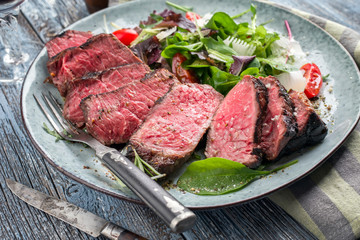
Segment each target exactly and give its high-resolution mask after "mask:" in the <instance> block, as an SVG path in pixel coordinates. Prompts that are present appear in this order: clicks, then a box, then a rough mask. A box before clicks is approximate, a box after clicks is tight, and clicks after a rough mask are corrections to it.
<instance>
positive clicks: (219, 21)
mask: <svg viewBox="0 0 360 240" xmlns="http://www.w3.org/2000/svg"><path fill="white" fill-rule="evenodd" d="M205 27H206V28H210V29H213V30H218V31H219V35H220V37H221V38H222V39H225V38H226V37H227V36H228V35H233V34H234V33H235V32H236V31H237V29H238V26H237V24H236V23H235V22H234V20H233V19H232V18H231V17H230V16H229V15H228V14H226V13H224V12H217V13H215V14H214V15H213V16H212V17H211V19H210V20H209V22H208V23H207V24H206V25H205Z"/></svg>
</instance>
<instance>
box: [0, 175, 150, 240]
mask: <svg viewBox="0 0 360 240" xmlns="http://www.w3.org/2000/svg"><path fill="white" fill-rule="evenodd" d="M6 184H7V186H8V187H9V189H10V190H11V191H12V192H13V193H14V194H15V195H16V196H17V197H19V198H20V199H21V200H23V201H24V202H26V203H27V204H29V205H31V206H33V207H35V208H37V209H40V210H41V211H43V212H45V213H47V214H49V215H51V216H54V217H56V218H58V219H60V220H62V221H64V222H66V223H68V224H70V225H72V226H74V227H76V228H78V229H80V230H81V231H83V232H86V233H87V234H89V235H91V236H93V237H98V236H100V235H103V236H105V237H107V238H109V239H117V240H131V239H139V240H143V239H146V238H144V237H142V236H139V235H137V234H136V233H133V232H130V231H129V230H126V229H124V228H122V227H120V226H118V225H116V224H114V223H111V222H109V221H107V220H105V219H103V218H101V217H99V216H97V215H95V214H93V213H91V212H88V211H87V210H85V209H82V208H80V207H78V206H76V205H74V204H71V203H69V202H67V201H64V200H61V199H58V198H55V197H52V196H49V195H46V194H44V193H42V192H39V191H37V190H35V189H32V188H29V187H27V186H25V185H23V184H21V183H18V182H15V181H14V180H11V179H6Z"/></svg>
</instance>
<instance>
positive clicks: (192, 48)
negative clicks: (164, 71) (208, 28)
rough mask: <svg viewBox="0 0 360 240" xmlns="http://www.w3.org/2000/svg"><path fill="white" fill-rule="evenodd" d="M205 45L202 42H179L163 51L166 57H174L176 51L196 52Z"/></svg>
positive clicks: (162, 54)
mask: <svg viewBox="0 0 360 240" xmlns="http://www.w3.org/2000/svg"><path fill="white" fill-rule="evenodd" d="M202 47H203V43H202V42H198V43H193V44H188V43H187V42H178V43H176V44H171V45H169V46H167V47H166V48H165V49H164V50H163V51H162V53H161V56H163V57H164V58H172V57H173V56H174V55H175V54H176V53H178V52H180V53H182V52H196V51H199V50H200V49H201V48H202Z"/></svg>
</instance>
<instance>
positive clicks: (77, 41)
mask: <svg viewBox="0 0 360 240" xmlns="http://www.w3.org/2000/svg"><path fill="white" fill-rule="evenodd" d="M91 37H92V33H91V32H82V31H76V30H67V31H64V32H62V33H60V34H59V35H57V36H55V37H54V38H52V39H51V40H50V41H49V42H47V43H46V44H45V46H46V49H47V52H48V57H49V58H52V57H54V56H56V55H57V54H59V53H60V52H61V51H63V50H65V49H68V48H71V47H77V46H80V45H81V44H83V43H85V42H86V41H87V40H88V39H89V38H91Z"/></svg>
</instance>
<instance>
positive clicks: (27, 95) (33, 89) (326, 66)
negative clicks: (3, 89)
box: [21, 0, 360, 208]
mask: <svg viewBox="0 0 360 240" xmlns="http://www.w3.org/2000/svg"><path fill="white" fill-rule="evenodd" d="M174 2H179V1H174ZM251 3H252V1H250V0H228V1H219V0H208V1H206V4H204V1H192V0H186V1H183V2H179V4H181V5H186V6H193V7H194V11H196V12H198V13H200V14H205V13H207V12H216V11H224V12H227V13H229V14H230V15H236V14H238V13H240V12H243V11H244V10H246V9H248V8H249V6H250V4H251ZM257 6H258V8H257V9H258V14H257V16H258V20H257V22H258V23H261V22H266V21H268V20H269V19H273V20H274V21H273V22H271V23H270V24H268V25H267V27H268V28H270V29H273V30H275V31H277V32H279V33H281V34H284V35H286V29H285V26H284V20H288V22H289V23H290V25H291V29H292V33H293V35H294V37H295V39H296V40H298V41H299V42H300V44H301V45H302V47H303V50H304V51H305V52H307V53H308V54H309V55H308V59H309V61H311V62H315V63H316V64H317V65H318V66H319V67H320V69H321V71H322V73H323V74H328V73H329V74H330V78H329V80H328V81H327V82H326V83H325V84H324V87H323V94H324V95H325V96H326V99H325V101H321V104H320V108H321V109H323V111H322V115H323V116H322V117H323V119H324V121H325V122H326V123H327V125H328V127H329V134H328V136H327V137H326V138H325V140H324V141H323V142H322V143H321V144H318V145H316V146H314V147H311V148H306V149H304V150H303V151H302V152H301V153H294V154H292V155H290V156H287V157H285V158H283V159H282V160H281V161H280V162H279V163H277V164H281V163H283V162H285V161H290V160H292V159H298V160H299V162H298V163H297V164H295V165H293V166H291V167H289V168H287V169H285V171H284V172H279V173H277V174H274V175H272V176H271V177H267V178H264V179H260V180H257V181H255V182H253V183H251V184H250V185H249V186H248V187H246V188H244V189H243V190H241V191H238V192H235V193H231V194H226V195H222V196H197V195H193V194H190V193H183V192H180V191H179V190H176V189H171V190H169V191H170V193H171V194H172V195H174V196H175V197H176V198H177V199H178V200H179V201H181V202H182V203H183V204H184V205H186V206H188V207H190V208H215V207H222V206H229V205H233V204H238V203H243V202H246V201H250V200H253V199H257V198H260V197H263V196H265V195H267V194H269V193H272V192H274V191H276V190H278V189H281V188H283V187H286V186H288V185H289V184H291V183H293V182H295V181H297V180H299V179H300V178H302V177H304V176H305V175H307V174H308V173H310V172H311V171H313V170H314V169H315V168H316V167H318V166H319V165H320V164H321V163H323V162H324V161H325V160H326V159H327V158H328V157H329V156H330V155H331V154H332V153H334V151H336V149H337V148H338V147H339V146H340V145H341V144H342V143H343V142H344V140H345V138H346V137H347V136H348V135H349V134H350V132H351V131H352V130H353V128H354V127H355V125H356V123H357V121H358V119H359V106H360V98H359V97H358V94H359V92H360V77H359V76H360V75H359V72H358V69H357V67H356V65H355V63H354V61H353V60H352V58H351V57H350V55H349V54H348V53H347V52H346V50H345V49H344V48H343V47H342V46H341V45H340V44H339V43H338V42H337V41H336V40H334V39H333V38H332V37H331V36H329V35H328V34H327V33H325V32H324V31H323V30H321V29H320V28H318V27H317V26H315V25H313V24H312V23H310V22H308V21H306V20H304V19H302V18H300V17H298V16H295V15H293V14H291V13H289V12H287V11H284V10H282V9H278V8H276V7H273V6H269V5H266V4H263V3H257ZM164 8H167V6H166V4H165V3H164V1H159V0H158V1H146V0H142V1H135V2H129V3H125V4H122V5H119V6H116V7H113V8H109V9H105V10H103V11H101V12H98V13H96V14H94V15H91V16H89V17H87V18H84V19H82V20H80V21H78V22H76V23H75V24H73V25H71V26H70V27H69V28H70V29H76V30H83V31H93V32H94V33H101V32H104V31H105V28H104V20H103V19H104V15H106V19H107V22H108V23H110V22H115V23H116V24H117V25H119V26H121V27H133V26H136V25H137V24H138V23H139V21H140V20H142V19H147V16H148V15H149V13H150V12H152V11H153V10H157V11H162V10H163V9H164ZM243 20H244V19H242V21H243ZM246 20H248V19H246ZM109 27H110V25H109ZM111 30H113V29H111V28H110V31H111ZM47 60H48V57H47V54H46V49H43V50H42V51H41V52H40V54H39V56H38V57H37V58H36V59H35V61H34V63H33V64H32V66H31V68H30V70H29V72H28V74H27V76H26V79H25V81H24V85H23V89H22V97H21V100H22V101H21V108H22V114H23V119H24V123H25V126H26V129H27V131H28V133H29V135H30V137H31V139H32V140H33V142H34V144H35V146H36V147H37V148H38V149H39V151H40V152H41V153H42V154H43V156H44V157H45V158H46V159H47V160H49V162H50V163H51V164H52V165H53V166H55V167H56V168H57V169H59V170H60V171H61V172H63V173H64V174H66V175H68V176H69V177H71V178H73V179H75V180H77V181H79V182H81V183H83V184H85V185H87V186H89V187H92V188H94V189H97V190H99V191H102V192H104V193H107V194H110V195H112V196H116V197H119V198H122V199H126V200H129V201H134V202H141V201H140V200H139V199H138V198H137V197H136V196H135V195H134V194H133V193H132V192H131V191H130V190H128V189H127V188H126V187H124V186H122V185H121V184H119V183H118V182H117V181H115V180H113V177H112V176H111V174H110V173H109V171H108V170H107V169H106V168H105V167H104V166H102V164H101V163H100V161H99V160H98V159H97V158H96V157H95V155H94V151H92V150H91V149H90V148H85V147H84V146H83V145H82V144H76V143H69V142H66V141H58V142H55V139H54V137H53V136H51V135H49V134H47V133H46V132H45V131H44V129H43V123H46V124H47V125H48V126H50V124H49V123H48V121H47V120H46V118H45V117H44V115H43V114H42V113H41V111H40V109H39V108H38V106H37V104H36V103H35V101H34V98H33V96H32V95H33V94H36V95H40V94H41V92H44V91H49V90H50V91H51V92H52V93H53V94H54V95H55V96H57V97H58V99H59V101H62V99H61V97H60V95H59V94H58V92H57V90H56V89H55V87H54V86H52V85H50V84H44V83H43V81H44V79H45V78H46V77H47V76H48V72H47V69H46V62H47ZM331 90H332V91H331ZM325 104H326V105H325ZM326 106H331V110H330V111H328V110H326V111H325V110H324V109H326ZM185 167H186V166H184V167H183V168H182V169H179V170H178V171H177V172H176V173H175V174H174V175H173V176H171V179H176V178H177V177H178V176H179V175H181V173H182V172H183V171H184V170H185Z"/></svg>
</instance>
